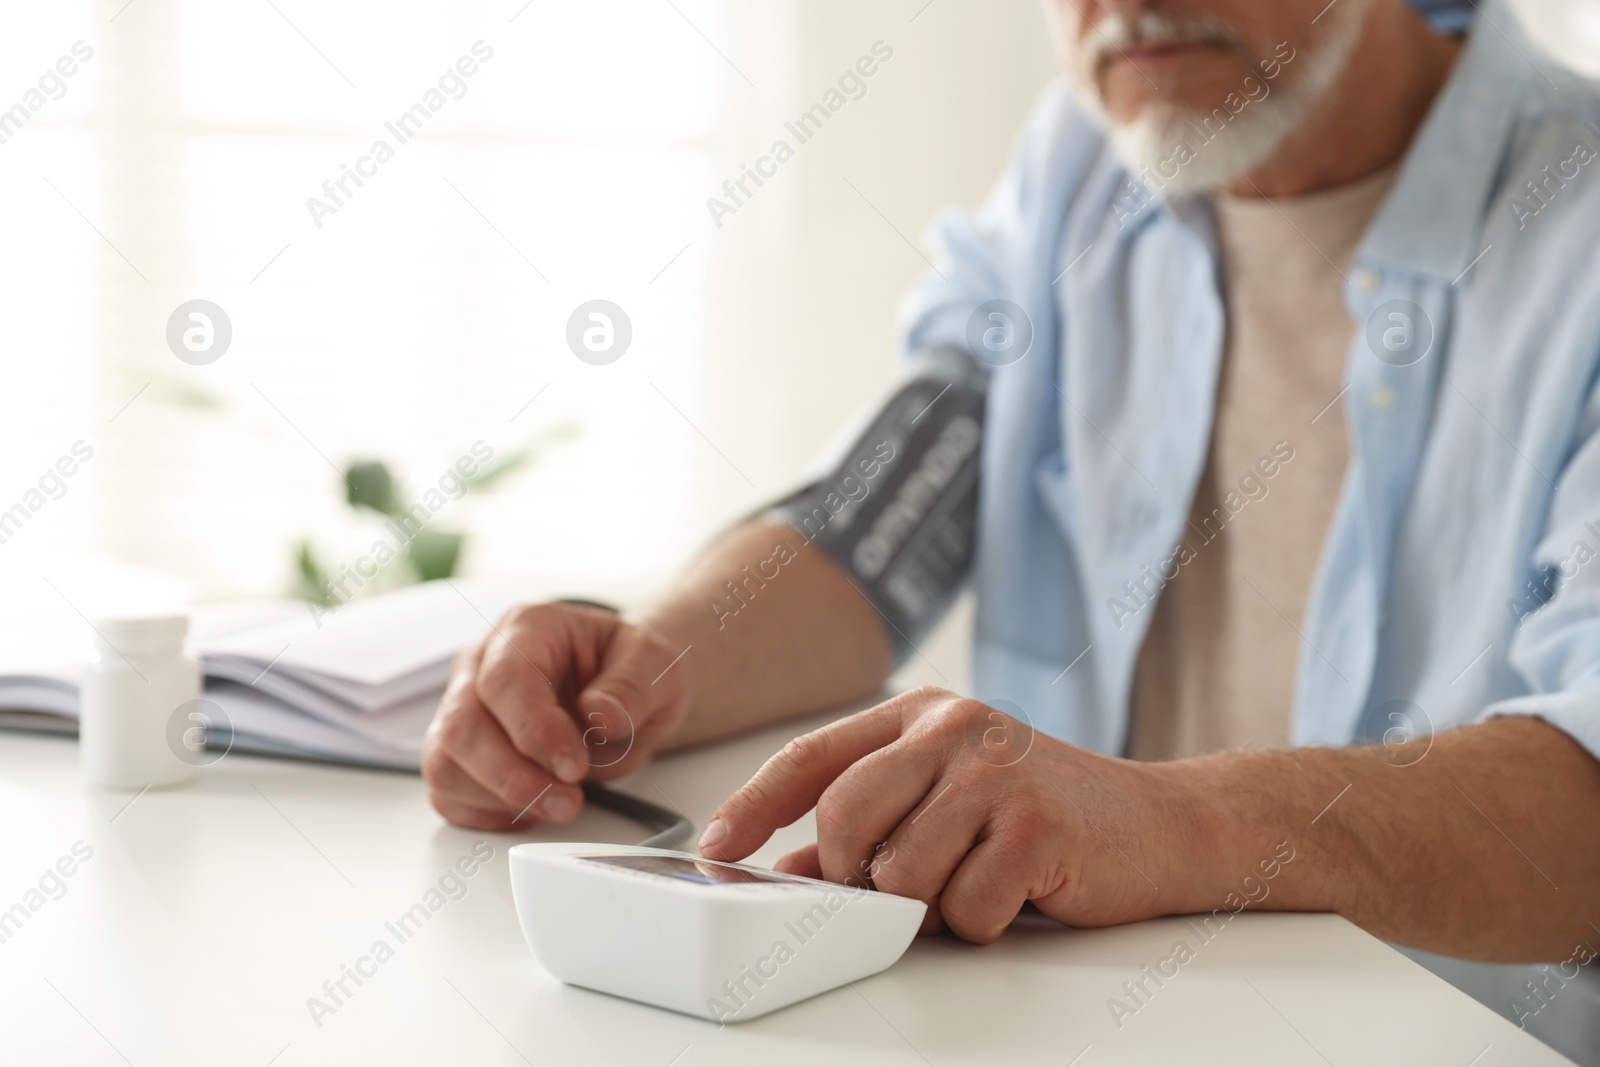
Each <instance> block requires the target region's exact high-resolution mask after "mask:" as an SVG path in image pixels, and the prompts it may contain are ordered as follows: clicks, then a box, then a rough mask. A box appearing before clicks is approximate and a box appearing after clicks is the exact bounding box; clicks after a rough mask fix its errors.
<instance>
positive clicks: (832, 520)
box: [768, 348, 987, 663]
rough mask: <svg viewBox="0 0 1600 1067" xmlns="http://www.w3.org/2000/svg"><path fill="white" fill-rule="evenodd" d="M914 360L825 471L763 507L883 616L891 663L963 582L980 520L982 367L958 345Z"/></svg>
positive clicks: (927, 627)
mask: <svg viewBox="0 0 1600 1067" xmlns="http://www.w3.org/2000/svg"><path fill="white" fill-rule="evenodd" d="M917 368H918V369H917V373H916V375H915V376H914V377H913V378H911V379H910V380H908V381H907V382H905V383H904V384H903V385H902V386H901V387H900V388H899V389H898V390H896V392H895V393H894V394H893V395H892V396H891V397H890V398H889V400H888V401H887V403H885V404H884V405H883V406H882V408H880V409H879V410H878V412H877V413H876V414H875V415H874V416H873V417H872V419H871V421H870V422H869V423H868V424H867V428H866V430H865V431H864V432H863V433H862V434H861V435H860V436H859V437H857V438H856V439H855V441H854V443H852V444H851V446H850V448H849V449H848V451H846V452H845V453H844V457H843V459H842V460H841V461H840V462H839V463H838V464H837V465H836V466H835V467H834V468H833V469H832V470H831V471H829V472H828V473H827V474H826V475H824V476H823V477H821V478H819V479H817V480H816V481H815V482H813V483H811V484H810V485H808V486H806V487H805V488H804V489H801V490H800V491H799V492H797V493H795V494H794V495H793V496H791V497H788V498H787V499H785V500H782V501H780V502H779V503H777V504H775V505H773V507H772V508H771V509H769V511H768V515H769V516H770V517H774V518H778V519H781V520H783V521H785V522H788V523H789V524H790V525H791V526H792V527H794V529H795V531H796V532H797V533H798V534H799V535H800V536H802V537H803V538H805V540H806V541H808V542H809V543H810V544H811V545H814V546H815V547H817V548H820V549H821V550H822V551H824V552H826V553H827V554H828V555H829V556H830V557H832V558H833V559H834V561H835V562H837V563H838V564H839V565H840V566H841V567H843V568H844V570H845V572H846V573H847V574H848V575H849V576H850V579H851V580H852V581H853V582H854V583H855V586H856V588H857V589H859V590H860V591H861V593H862V594H863V595H864V596H865V597H866V598H867V599H868V600H869V601H870V602H871V603H872V605H873V606H874V607H875V608H877V609H878V613H879V614H880V615H881V616H882V617H883V619H884V622H885V623H886V624H887V630H888V633H889V636H890V639H891V641H892V642H893V644H894V650H895V662H896V663H899V662H901V661H903V660H904V659H906V658H907V657H908V656H909V655H910V653H911V651H912V650H913V648H914V644H915V642H916V641H917V640H919V639H920V638H921V637H922V636H923V635H924V634H926V633H927V632H928V631H929V630H930V629H932V627H933V625H934V624H935V623H936V622H938V620H939V618H940V617H941V616H942V615H943V614H944V612H945V610H946V609H947V608H948V607H949V606H950V602H951V601H952V600H954V599H955V597H956V594H957V593H959V592H960V591H961V587H962V585H963V583H964V582H965V581H966V578H967V575H968V573H969V572H970V571H971V569H972V561H973V551H974V547H975V545H974V537H975V534H976V530H977V520H978V462H979V453H980V445H981V444H982V438H983V419H984V386H985V384H986V382H987V376H986V375H985V374H984V372H983V370H982V369H981V368H980V367H979V366H978V364H977V362H976V361H975V360H974V359H973V358H972V356H971V355H969V354H968V353H966V352H964V351H962V350H960V349H956V348H944V349H938V350H936V351H932V352H928V353H925V354H923V355H921V356H920V357H919V358H918V360H917Z"/></svg>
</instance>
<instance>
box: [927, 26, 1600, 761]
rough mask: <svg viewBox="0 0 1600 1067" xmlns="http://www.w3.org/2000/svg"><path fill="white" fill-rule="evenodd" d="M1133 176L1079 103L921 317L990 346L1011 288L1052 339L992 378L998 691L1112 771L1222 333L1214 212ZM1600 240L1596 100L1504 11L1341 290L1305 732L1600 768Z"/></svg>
mask: <svg viewBox="0 0 1600 1067" xmlns="http://www.w3.org/2000/svg"><path fill="white" fill-rule="evenodd" d="M1547 168H1548V169H1547ZM1132 188H1133V187H1131V186H1130V185H1129V177H1128V173H1127V171H1126V170H1125V169H1124V168H1123V167H1122V166H1121V165H1120V164H1119V163H1118V162H1117V160H1116V159H1115V158H1114V157H1113V155H1112V154H1111V153H1110V151H1109V150H1108V148H1107V145H1106V143H1105V141H1104V139H1103V137H1102V136H1101V134H1100V133H1099V131H1098V130H1097V129H1096V128H1095V127H1094V126H1093V125H1092V124H1091V123H1090V122H1089V121H1088V120H1087V119H1086V118H1085V116H1084V115H1083V113H1082V112H1081V111H1080V110H1079V109H1078V108H1077V107H1076V105H1075V104H1074V102H1073V100H1072V98H1071V95H1070V92H1069V91H1068V90H1067V88H1066V87H1064V86H1062V85H1057V86H1055V87H1054V88H1052V89H1051V90H1050V91H1048V92H1047V93H1046V94H1045V96H1044V97H1043V99H1042V100H1041V102H1040V104H1039V106H1038V108H1037V109H1036V111H1035V113H1034V115H1033V116H1032V118H1031V119H1030V121H1029V122H1028V124H1027V126H1026V128H1025V130H1024V132H1023V133H1022V135H1021V137H1020V139H1019V142H1018V146H1017V149H1016V153H1015V158H1014V159H1013V161H1012V164H1011V166H1010V168H1009V170H1008V172H1007V173H1006V174H1005V175H1004V177H1003V178H1002V179H1001V181H1000V182H999V184H998V186H997V187H996V189H995V190H994V192H993V193H992V194H991V195H990V197H989V198H988V200H987V201H986V203H985V204H984V206H983V207H982V209H981V210H980V211H979V212H978V213H977V214H976V215H975V216H973V217H970V218H969V217H964V216H960V215H951V216H948V217H945V218H943V219H942V220H941V221H940V222H939V223H937V224H936V227H935V231H934V234H935V236H934V240H933V243H934V244H935V246H936V247H937V248H938V249H939V250H940V251H939V256H938V259H937V264H938V268H937V271H936V272H935V273H934V274H933V275H931V276H929V278H928V279H927V280H926V281H925V282H923V283H922V284H921V285H920V286H919V287H917V288H916V289H915V290H914V291H913V292H912V293H911V295H910V296H909V297H908V300H907V303H906V306H905V309H904V322H905V331H904V332H905V343H906V348H907V351H909V352H917V351H921V350H925V349H930V348H934V347H938V346H941V345H951V344H955V345H966V344H967V342H966V336H967V326H968V320H969V318H970V317H971V316H972V313H973V311H974V309H975V308H976V307H977V305H978V304H980V303H982V302H984V301H988V300H991V299H995V298H1004V299H1007V300H1010V301H1014V302H1015V303H1016V304H1018V305H1020V306H1021V307H1022V308H1023V309H1024V310H1025V311H1026V313H1027V315H1028V317H1029V318H1030V319H1031V321H1032V324H1033V328H1034V337H1033V343H1032V347H1031V349H1030V350H1029V351H1028V353H1027V355H1025V356H1024V357H1022V358H1021V359H1020V360H1018V361H1017V362H1014V363H1011V364H1009V365H1005V366H1000V367H996V368H994V369H992V370H991V371H990V384H989V390H988V399H987V423H986V426H985V431H984V433H985V438H984V445H983V455H982V482H981V492H980V502H979V519H978V522H979V526H978V560H977V565H976V576H975V584H976V587H977V622H976V628H975V635H974V642H975V647H974V672H975V686H976V691H975V692H974V694H973V695H974V696H977V697H979V698H980V699H987V700H1006V701H1009V702H1011V703H1013V704H1015V705H1018V706H1020V708H1021V709H1022V710H1023V712H1024V713H1026V715H1027V716H1028V718H1030V719H1031V720H1032V721H1033V723H1034V724H1035V725H1036V726H1037V727H1038V728H1040V729H1042V730H1044V731H1046V732H1047V733H1050V734H1053V735H1056V736H1058V737H1062V738H1065V739H1067V740H1069V741H1072V742H1074V743H1077V744H1080V745H1084V746H1086V747H1089V748H1092V749H1096V750H1098V751H1101V752H1108V753H1119V752H1121V751H1123V748H1124V745H1125V744H1126V739H1127V735H1128V718H1129V710H1128V709H1129V690H1130V687H1131V682H1132V678H1133V672H1134V663H1135V658H1136V656H1137V654H1138V651H1139V646H1140V643H1141V642H1142V641H1143V639H1144V633H1145V628H1146V625H1147V624H1148V622H1149V619H1150V616H1151V615H1152V614H1153V612H1151V611H1145V610H1140V611H1137V612H1135V613H1133V614H1131V615H1130V614H1129V613H1127V612H1126V611H1119V610H1117V609H1116V607H1115V605H1116V603H1117V602H1119V601H1120V602H1121V603H1122V604H1123V605H1124V606H1126V605H1127V604H1129V603H1130V601H1129V591H1128V590H1129V587H1128V586H1127V585H1126V584H1125V583H1128V582H1130V581H1131V582H1134V583H1136V585H1137V584H1139V583H1145V585H1146V587H1147V588H1151V586H1150V585H1149V583H1150V579H1149V578H1148V577H1147V573H1148V572H1147V568H1148V569H1149V572H1159V570H1160V569H1161V567H1162V564H1163V562H1164V561H1166V560H1168V559H1169V558H1170V557H1171V556H1172V554H1173V551H1174V548H1175V546H1177V544H1178V543H1179V542H1180V541H1181V540H1183V539H1184V527H1185V522H1186V519H1187V517H1188V515H1189V505H1190V501H1191V499H1192V497H1193V494H1194V491H1195V485H1196V482H1197V480H1198V478H1199V475H1200V473H1201V469H1202V466H1203V464H1204V461H1205V459H1206V454H1207V449H1208V446H1209V441H1210V437H1211V420H1212V414H1213V404H1214V397H1215V391H1216V384H1217V376H1218V370H1219V365H1220V362H1221V355H1222V347H1223V337H1224V306H1223V300H1222V296H1221V293H1220V290H1219V270H1220V267H1219V261H1218V255H1217V245H1216V240H1215V236H1214V231H1213V227H1212V221H1211V212H1210V207H1209V202H1208V201H1206V200H1205V199H1204V198H1201V199H1199V200H1193V201H1190V202H1189V203H1187V204H1185V205H1182V206H1178V207H1174V206H1171V205H1168V204H1166V203H1163V202H1162V201H1161V200H1160V199H1159V198H1157V199H1155V200H1153V201H1151V202H1150V203H1149V204H1148V206H1146V207H1143V208H1142V209H1141V210H1138V211H1136V212H1134V213H1132V214H1131V215H1130V212H1129V211H1128V210H1127V209H1128V206H1129V204H1130V203H1133V202H1134V201H1130V200H1129V199H1127V198H1128V195H1129V192H1130V189H1132ZM1119 204H1120V206H1116V205H1119ZM1597 238H1600V93H1597V89H1596V87H1595V86H1594V85H1592V84H1591V83H1588V82H1585V81H1583V80H1582V79H1579V78H1578V77H1576V76H1575V75H1573V74H1572V73H1570V72H1568V71H1566V70H1565V69H1563V68H1561V67H1560V66H1558V65H1557V64H1556V63H1555V62H1554V61H1552V60H1550V59H1548V58H1547V57H1545V56H1544V55H1543V54H1542V53H1541V52H1540V51H1539V50H1538V48H1537V47H1536V46H1534V45H1533V44H1532V43H1531V42H1530V41H1529V40H1528V39H1527V38H1526V36H1525V35H1524V34H1523V33H1522V32H1521V29H1520V27H1519V26H1518V24H1517V22H1516V19H1515V18H1514V16H1513V15H1512V13H1511V11H1510V10H1509V8H1508V7H1507V6H1505V4H1504V3H1503V2H1499V0H1496V2H1492V3H1484V4H1483V11H1482V14H1481V15H1479V16H1478V18H1477V19H1476V24H1475V26H1474V28H1473V29H1472V31H1471V33H1470V36H1469V38H1468V42H1467V44H1466V47H1465V49H1464V51H1463V54H1462V55H1461V57H1460V58H1459V59H1458V61H1457V63H1456V66H1455V68H1454V70H1453V71H1452V73H1451V76H1450V79H1449V81H1448V83H1447V85H1446V86H1445V88H1444V90H1443V91H1442V93H1441V95H1440V96H1439V98H1438V100H1437V101H1436V102H1435V105H1434V107H1433V109H1432V111H1431V113H1430V114H1429V116H1428V118H1427V120H1426V122H1425V124H1424V126H1423V127H1422V129H1421V130H1420V132H1419V134H1418V136H1417V137H1416V139H1415V141H1414V142H1413V144H1412V145H1411V148H1410V150H1409V151H1408V153H1407V155H1406V156H1405V159H1404V160H1403V162H1402V164H1401V167H1400V171H1399V174H1398V176H1397V178H1396V181H1395V184H1394V186H1393V187H1392V189H1391V191H1390V193H1389V195H1388V197H1387V199H1386V200H1385V202H1384V203H1383V205H1382V206H1381V207H1380V209H1379V211H1378V214H1377V215H1376V217H1375V218H1374V220H1373V222H1372V224H1371V226H1370V228H1369V229H1368V231H1367V233H1366V234H1365V235H1364V238H1363V240H1362V243H1361V246H1360V248H1359V250H1358V252H1357V255H1356V260H1355V263H1354V265H1353V267H1352V268H1351V270H1350V271H1349V273H1348V283H1347V285H1346V288H1345V300H1346V304H1347V306H1348V308H1349V311H1350V315H1351V317H1352V319H1353V322H1354V337H1353V340H1352V343H1351V347H1350V352H1349V356H1348V364H1347V368H1346V372H1345V382H1346V383H1347V386H1348V388H1347V389H1346V390H1345V392H1344V393H1343V394H1341V396H1340V398H1339V399H1338V401H1337V403H1333V405H1332V407H1331V408H1330V409H1329V410H1328V412H1327V413H1326V415H1325V416H1323V417H1325V418H1342V419H1344V420H1345V424H1346V426H1347V428H1348V436H1349V442H1350V457H1351V458H1350V463H1349V467H1348V470H1347V473H1346V476H1345V480H1344V485H1343V489H1342V492H1341V495H1340V499H1339V501H1338V505H1337V509H1336V511H1335V514H1334V518H1333V520H1332V524H1331V527H1330V529H1329V530H1328V533H1327V537H1326V541H1325V543H1324V544H1323V548H1322V554H1321V559H1320V563H1319V566H1318V568H1317V574H1316V578H1315V584H1314V588H1313V589H1312V595H1311V599H1310V602H1309V606H1308V608H1307V610H1306V615H1305V617H1304V618H1303V619H1292V620H1290V619H1286V620H1285V623H1284V624H1285V625H1293V626H1295V627H1296V628H1297V629H1298V630H1299V632H1300V634H1301V641H1300V654H1299V661H1298V666H1297V675H1296V687H1295V696H1294V707H1293V728H1292V738H1293V740H1294V742H1295V743H1297V744H1348V743H1350V742H1352V741H1356V740H1360V739H1376V738H1379V737H1381V736H1382V735H1383V734H1384V733H1385V731H1386V730H1389V729H1391V728H1394V727H1397V726H1398V727H1400V728H1402V729H1403V730H1405V729H1413V728H1415V729H1420V730H1422V731H1426V730H1428V729H1429V728H1431V729H1433V730H1443V729H1446V728H1449V727H1452V726H1458V725H1462V724H1465V723H1470V722H1474V721H1477V720H1480V719H1483V718H1486V717H1489V716H1493V715H1496V714H1505V713H1518V714H1532V715H1538V716H1542V717H1543V718H1545V719H1547V720H1548V721H1550V722H1551V723H1553V724H1555V725H1556V726H1558V727H1560V728H1561V729H1563V730H1565V731H1567V732H1568V733H1569V734H1571V735H1572V736H1573V737H1574V738H1576V739H1577V740H1578V741H1579V742H1581V743H1582V744H1583V745H1585V746H1586V747H1587V748H1588V749H1589V751H1590V752H1592V753H1595V754H1596V755H1600V388H1597V383H1596V372H1597V368H1600V245H1597ZM1395 301H1403V302H1407V303H1403V304H1395V303H1394V302H1395ZM1396 309H1399V312H1402V313H1404V315H1403V317H1402V318H1400V319H1396V318H1394V317H1393V316H1394V315H1395V314H1396V313H1397V311H1396ZM1372 323H1375V324H1376V325H1375V326H1373V327H1372V328H1370V329H1369V324H1372ZM1394 327H1398V328H1400V329H1402V330H1405V329H1410V330H1414V331H1425V330H1427V329H1428V328H1429V327H1431V346H1430V347H1429V348H1428V350H1427V352H1426V354H1425V355H1423V356H1422V357H1421V358H1419V359H1416V361H1415V362H1409V360H1408V359H1403V358H1396V356H1395V355H1394V353H1393V352H1391V351H1388V350H1387V349H1386V348H1385V345H1386V342H1385V341H1384V340H1383V338H1384V336H1385V331H1386V330H1389V329H1391V328H1394ZM1410 336H1411V337H1412V338H1413V342H1412V343H1413V346H1415V345H1417V344H1420V343H1421V341H1420V340H1416V339H1415V338H1419V337H1422V336H1424V335H1421V334H1412V335H1410ZM968 347H970V346H968ZM1410 351H1411V352H1412V354H1415V353H1416V352H1417V351H1418V350H1417V349H1416V348H1415V347H1413V349H1411V350H1410ZM1380 352H1381V353H1382V357H1383V358H1380ZM1286 357H1287V358H1293V354H1292V353H1287V354H1286ZM1403 363H1406V364H1408V365H1401V364H1403ZM1334 399H1335V398H1333V397H1330V398H1329V400H1330V402H1333V401H1334ZM1290 444H1291V445H1292V444H1293V442H1292V441H1291V442H1290ZM1286 476H1290V477H1292V476H1293V475H1292V473H1290V474H1288V475H1286ZM1169 569H1170V568H1169ZM1157 581H1158V580H1157ZM1397 716H1399V717H1397Z"/></svg>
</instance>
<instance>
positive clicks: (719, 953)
mask: <svg viewBox="0 0 1600 1067" xmlns="http://www.w3.org/2000/svg"><path fill="white" fill-rule="evenodd" d="M511 890H512V895H513V896H514V897H515V899H516V905H517V917H518V919H519V920H520V921H521V923H522V932H523V934H524V936H526V937H527V939H528V947H529V948H531V949H532V950H533V953H534V955H535V956H537V957H538V959H539V962H540V963H541V964H543V966H544V968H545V969H546V970H547V971H549V972H550V973H551V974H553V975H555V976H556V977H557V978H559V979H560V980H561V981H563V982H567V983H570V984H572V985H579V986H584V987H586V988H588V989H595V990H599V991H600V992H602V993H611V994H614V995H615V996H619V997H627V998H629V999H630V1000H638V1001H643V1002H644V1003H646V1004H654V1005H656V1006H657V1007H662V1008H670V1009H672V1010H673V1011H681V1012H685V1013H687V1014H689V1015H698V1016H700V1017H702V1018H705V1019H711V1020H714V1021H717V1022H743V1021H745V1020H748V1019H754V1018H757V1017H759V1016H761V1015H765V1014H767V1013H768V1012H770V1011H775V1010H776V1009H778V1008H782V1007H786V1006H787V1005H790V1004H793V1003H794V1002H796V1001H798V1000H804V999H805V998H806V997H810V996H815V995H816V994H818V993H823V992H826V991H827V990H830V989H833V988H834V987H836V986H841V985H844V984H845V983H846V982H852V981H855V980H856V979H858V978H865V977H867V976H868V975H872V974H876V973H877V972H879V971H881V970H883V969H884V968H885V967H888V966H889V965H890V964H892V963H894V962H895V961H896V960H898V959H899V958H900V956H901V955H902V954H903V953H904V952H905V950H906V947H907V946H908V945H910V944H911V940H912V938H914V937H915V936H916V933H917V928H918V927H919V926H920V925H921V923H922V916H923V913H924V912H925V911H926V910H927V905H925V904H924V903H923V902H922V901H920V900H913V899H911V898H909V897H898V896H893V895H891V894H888V893H878V892H874V891H872V890H869V889H865V888H854V887H850V886H842V885H837V884H835V883H833V882H822V881H817V880H816V879H813V878H802V877H799V876H797V875H789V874H780V873H778V872H776V871H768V870H763V869H761V868H759V867H746V866H744V865H742V864H737V863H719V862H717V861H714V860H707V859H703V858H701V857H700V856H697V855H694V854H693V853H689V852H673V851H670V850H668V849H661V848H646V847H643V846H619V845H607V844H573V843H570V842H553V843H548V844H526V845H516V846H515V847H513V848H512V849H511Z"/></svg>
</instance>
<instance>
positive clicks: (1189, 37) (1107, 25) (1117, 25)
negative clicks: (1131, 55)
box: [1078, 11, 1249, 74]
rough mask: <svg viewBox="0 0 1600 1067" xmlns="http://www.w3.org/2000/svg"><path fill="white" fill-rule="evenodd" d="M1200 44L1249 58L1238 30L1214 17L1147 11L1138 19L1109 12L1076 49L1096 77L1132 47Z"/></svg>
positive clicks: (1242, 37) (1137, 17)
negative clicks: (1232, 51)
mask: <svg viewBox="0 0 1600 1067" xmlns="http://www.w3.org/2000/svg"><path fill="white" fill-rule="evenodd" d="M1168 44H1201V45H1218V46H1221V47H1224V48H1231V49H1233V50H1234V51H1236V52H1238V53H1239V54H1240V55H1241V56H1245V55H1248V53H1249V42H1248V41H1246V39H1245V36H1244V34H1243V33H1242V32H1240V31H1239V29H1238V28H1237V27H1235V26H1233V25H1231V24H1230V23H1227V22H1224V21H1222V20H1221V19H1219V18H1217V17H1215V16H1214V15H1190V14H1174V13H1172V12H1167V11H1146V12H1144V13H1142V14H1139V15H1131V16H1130V15H1124V14H1122V13H1120V12H1112V13H1111V14H1109V15H1106V16H1104V17H1103V18H1101V19H1100V20H1099V21H1098V22H1096V23H1095V24H1094V26H1093V27H1092V28H1091V29H1090V30H1089V31H1088V32H1087V33H1086V34H1084V36H1083V40H1082V42H1081V43H1080V44H1079V46H1078V53H1079V59H1080V61H1081V62H1082V64H1083V66H1084V69H1085V70H1086V71H1088V72H1090V73H1093V74H1099V72H1100V71H1101V69H1102V68H1104V66H1105V64H1107V63H1109V62H1110V61H1111V60H1112V59H1113V58H1116V57H1118V56H1120V55H1121V53H1122V52H1123V50H1125V49H1127V48H1130V47H1132V46H1135V45H1168Z"/></svg>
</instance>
